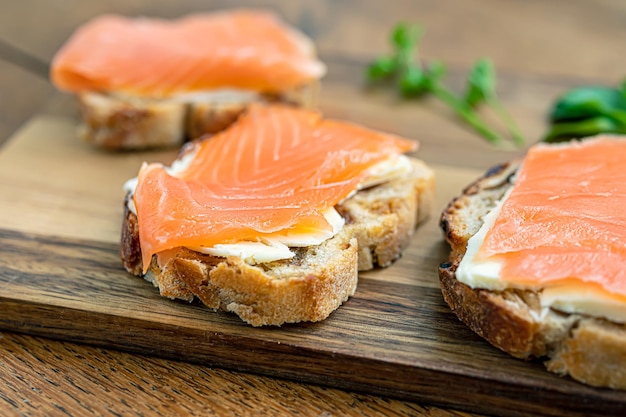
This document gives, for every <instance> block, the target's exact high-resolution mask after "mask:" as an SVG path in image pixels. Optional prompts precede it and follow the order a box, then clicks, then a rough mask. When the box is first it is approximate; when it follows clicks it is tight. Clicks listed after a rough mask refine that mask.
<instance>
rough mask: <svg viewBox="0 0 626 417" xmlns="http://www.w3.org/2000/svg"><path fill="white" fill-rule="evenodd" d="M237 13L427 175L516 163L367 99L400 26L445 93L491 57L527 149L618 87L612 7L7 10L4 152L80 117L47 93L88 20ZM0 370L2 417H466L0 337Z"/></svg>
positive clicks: (368, 2) (441, 117)
mask: <svg viewBox="0 0 626 417" xmlns="http://www.w3.org/2000/svg"><path fill="white" fill-rule="evenodd" d="M235 4H236V5H238V6H239V5H241V6H250V5H252V6H262V7H270V8H273V9H274V10H277V11H278V12H279V13H280V14H281V15H282V16H283V17H284V18H285V19H286V20H288V21H290V22H292V23H293V24H295V25H297V26H298V27H300V28H301V29H302V30H303V31H305V32H306V33H308V34H309V35H310V36H312V37H313V38H314V40H315V42H316V44H317V46H318V49H319V52H320V55H321V58H322V59H323V60H324V61H325V62H326V63H327V64H328V67H329V73H328V75H327V76H326V78H325V79H324V81H323V88H322V94H321V108H322V110H323V111H324V112H325V113H326V114H328V115H330V116H333V117H338V118H344V119H348V120H353V121H356V122H359V123H364V124H368V125H370V126H372V127H375V128H379V129H384V130H389V131H393V132H395V133H399V134H402V135H405V136H408V137H412V138H416V139H418V140H419V141H420V142H421V150H420V152H421V156H422V158H423V159H425V160H426V161H429V162H433V163H446V164H448V165H456V166H459V167H467V168H477V169H484V168H487V167H488V166H490V165H492V164H494V163H497V162H500V161H502V160H505V159H509V158H511V157H512V155H513V154H514V153H512V152H507V151H501V150H495V149H493V148H490V147H489V146H487V145H486V144H485V143H484V142H483V141H482V140H481V139H480V138H478V137H477V136H476V135H475V134H474V133H472V132H471V131H469V130H467V129H466V128H464V127H463V126H462V125H459V124H457V123H456V122H455V119H454V118H453V116H452V114H451V113H450V112H449V111H448V110H447V109H446V108H444V107H442V106H440V105H439V104H438V103H436V102H434V101H432V100H426V101H424V102H419V103H418V102H399V100H398V98H397V97H396V96H395V95H394V94H392V93H390V92H384V91H383V92H371V91H365V90H364V88H363V79H362V71H363V68H364V67H365V65H366V64H367V63H368V62H369V61H370V60H371V59H372V58H373V57H375V56H377V55H380V54H383V53H385V52H387V51H388V44H387V35H388V32H389V29H390V28H391V27H392V26H393V25H394V24H395V23H397V22H399V21H409V22H416V23H421V24H422V25H423V26H424V27H425V28H426V34H425V37H424V38H423V41H422V56H423V58H425V59H426V60H429V59H435V58H437V59H441V60H443V61H444V62H446V63H447V64H448V67H449V73H448V80H449V82H450V85H451V86H452V87H453V88H455V89H458V90H460V89H461V88H462V85H463V84H462V83H463V79H464V76H465V74H466V72H467V70H468V68H469V67H470V66H471V65H472V63H473V62H474V61H475V60H476V59H477V58H479V57H483V56H488V57H490V58H491V59H492V60H493V61H494V63H495V65H496V69H497V72H498V91H499V94H500V97H501V99H502V101H503V103H504V105H505V106H506V107H507V108H508V109H509V111H510V112H511V113H512V115H513V117H514V118H515V119H516V120H517V121H518V122H519V124H520V125H521V127H522V131H523V132H524V134H525V135H526V136H527V137H528V140H529V143H533V142H535V141H537V140H539V139H540V137H541V135H542V134H543V133H544V132H545V130H546V124H545V117H546V112H547V110H548V108H549V107H550V105H551V104H552V102H553V100H554V99H555V98H556V97H557V96H558V95H559V94H561V93H562V92H564V91H565V90H566V89H568V88H571V87H575V86H578V85H586V84H605V85H615V84H617V83H619V82H621V80H622V78H623V77H624V75H625V73H626V71H625V69H626V54H624V53H623V45H624V39H626V2H623V1H622V0H595V1H591V0H587V1H585V0H553V1H551V2H546V1H543V0H526V1H522V0H519V1H513V0H510V1H498V0H465V1H461V0H456V1H452V0H449V1H446V2H435V1H428V0H388V1H386V2H380V1H377V0H362V1H357V0H326V1H321V0H318V1H304V0H303V1H290V2H287V1H280V0H275V1H270V0H266V1H256V2H255V1H238V2H228V1H201V0H187V1H178V2H169V1H165V0H159V1H148V0H135V1H127V0H114V1H108V2H98V1H95V0H89V1H79V0H64V1H56V2H51V1H44V0H20V1H11V2H9V1H5V2H2V3H1V4H0V106H1V108H0V143H2V142H4V141H6V140H7V139H9V138H10V137H11V136H12V134H13V133H14V132H15V131H16V130H17V129H18V128H19V127H20V126H21V125H22V124H23V123H25V122H26V121H27V120H28V119H29V118H31V117H32V116H34V115H40V114H52V115H63V116H66V117H67V116H70V117H73V116H76V111H77V110H76V106H75V103H74V101H73V100H71V98H70V97H68V96H67V95H64V94H61V93H59V92H57V91H55V89H54V88H53V87H52V86H51V85H50V83H49V82H48V80H47V73H46V71H47V66H48V64H49V62H50V60H51V58H52V56H53V54H54V52H55V51H56V50H57V48H58V47H59V46H60V45H61V44H62V43H63V41H64V40H65V39H66V38H67V36H68V35H69V34H70V33H71V32H72V30H73V29H74V28H75V27H76V26H77V25H79V24H80V23H82V22H84V21H85V20H86V19H88V18H90V17H92V16H95V15H98V14H101V13H104V12H118V13H124V14H130V15H149V16H162V17H176V16H179V15H182V14H185V13H189V12H194V11H200V10H213V9H218V8H222V7H232V6H233V5H235ZM0 314H1V312H0ZM0 358H2V359H0V381H1V382H2V383H1V384H0V415H2V416H12V415H16V416H19V415H76V416H78V415H86V414H95V415H249V414H251V415H255V414H256V415H283V414H303V415H324V416H330V415H344V414H355V415H426V416H444V415H473V414H468V413H466V412H461V411H455V410H447V409H442V408H438V407H435V406H432V405H429V404H418V403H412V402H406V401H401V400H397V399H393V398H386V397H377V396H372V395H365V394H360V393H354V392H346V391H341V390H338V389H332V388H327V387H321V386H313V385H308V384H304V383H301V382H297V381H286V380H279V379H273V378H268V377H263V376H255V375H250V374H245V373H240V372H234V371H228V370H221V369H212V368H208V367H206V366H199V365H193V364H188V363H184V362H178V361H173V360H165V359H158V358H153V357H146V356H139V355H133V354H129V353H122V352H118V351H113V350H106V349H102V348H95V347H90V346H83V345H78V344H72V343H67V342H58V341H53V340H49V339H44V338H38V337H32V336H28V335H22V334H17V333H9V332H1V333H0ZM451 386H454V384H453V382H451ZM456 389H462V388H456Z"/></svg>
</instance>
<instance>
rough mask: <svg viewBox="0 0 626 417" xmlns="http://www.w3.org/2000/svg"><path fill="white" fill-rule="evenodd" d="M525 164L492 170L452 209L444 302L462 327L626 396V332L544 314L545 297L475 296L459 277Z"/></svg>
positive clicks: (587, 319)
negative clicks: (472, 243) (470, 246)
mask: <svg viewBox="0 0 626 417" xmlns="http://www.w3.org/2000/svg"><path fill="white" fill-rule="evenodd" d="M521 161H522V160H521V159H518V160H515V161H512V162H510V163H507V164H503V165H500V166H497V167H494V168H492V169H491V170H489V171H488V172H487V173H486V174H485V175H484V176H483V177H481V178H479V179H478V180H476V181H475V182H474V183H472V184H470V185H469V186H468V187H467V188H466V189H465V190H463V194H462V195H461V196H459V197H457V198H455V199H454V200H453V201H451V202H450V203H449V205H448V206H447V207H446V208H445V209H444V210H443V213H442V215H441V219H440V225H441V228H442V230H443V232H444V234H445V237H446V239H447V241H448V243H449V244H450V246H451V254H450V258H449V261H448V262H445V263H443V264H442V265H441V266H440V268H439V278H440V283H441V290H442V293H443V297H444V299H445V301H446V302H447V303H448V305H449V306H450V307H451V309H452V310H453V311H454V312H455V313H456V315H457V316H458V317H459V319H460V320H461V321H463V322H464V323H465V324H466V325H467V326H468V327H470V328H471V329H472V330H473V331H475V332H476V333H477V334H479V335H480V336H482V337H483V338H485V339H486V340H487V341H488V342H490V343H491V344H492V345H494V346H496V347H498V348H500V349H502V350H503V351H505V352H508V353H509V354H511V355H513V356H515V357H517V358H522V359H540V360H542V361H544V363H545V365H546V367H547V369H548V370H549V371H552V372H555V373H557V374H560V375H570V376H571V377H572V378H573V379H575V380H578V381H580V382H583V383H586V384H589V385H593V386H599V387H608V388H615V389H626V325H624V324H621V323H614V322H610V321H608V320H605V319H600V318H594V317H591V316H586V315H582V314H565V313H562V312H559V311H556V310H553V309H549V310H547V311H544V310H542V308H541V306H540V303H539V293H538V292H535V291H529V290H515V289H507V290H504V291H490V290H485V289H472V288H470V287H469V286H467V285H465V284H464V283H461V282H459V281H458V280H457V279H456V277H455V271H456V269H457V267H458V265H459V262H460V261H461V259H462V258H463V256H464V254H465V250H466V246H467V241H468V240H469V238H470V237H471V236H473V235H474V234H475V233H476V232H478V230H479V229H480V227H481V226H482V224H483V218H484V216H485V215H486V214H487V213H488V212H489V211H490V210H491V209H493V208H494V207H495V205H496V203H497V201H498V200H499V199H500V198H501V197H502V196H503V195H504V194H505V192H506V191H507V189H509V187H511V186H512V181H511V179H512V176H513V175H514V173H515V172H516V170H517V169H518V168H519V166H520V163H521Z"/></svg>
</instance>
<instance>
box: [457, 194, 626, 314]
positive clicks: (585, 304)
mask: <svg viewBox="0 0 626 417" xmlns="http://www.w3.org/2000/svg"><path fill="white" fill-rule="evenodd" d="M511 190H512V187H511V188H510V189H509V191H508V192H507V193H506V194H505V195H504V197H503V198H502V199H501V200H500V201H499V202H498V204H497V205H496V207H495V208H494V209H492V210H491V211H490V212H489V213H488V214H487V215H486V216H485V217H484V219H483V220H484V223H483V225H482V226H481V228H480V230H479V231H478V232H477V233H476V234H475V235H474V236H472V237H471V238H470V239H469V241H468V243H467V250H466V252H465V255H464V256H463V259H462V260H461V262H460V264H459V266H458V268H457V270H456V278H457V279H458V280H459V281H460V282H462V283H464V284H466V285H468V286H469V287H471V288H482V289H487V290H493V291H501V290H504V289H507V288H519V289H530V290H535V291H538V293H539V299H540V303H541V307H542V309H544V310H546V309H549V308H552V309H554V310H558V311H562V312H565V313H580V314H586V315H590V316H595V317H603V318H606V319H609V320H611V321H614V322H618V323H626V306H625V305H624V302H623V300H620V299H619V298H618V297H615V296H612V295H611V294H610V293H608V292H606V291H604V290H603V289H601V288H598V287H595V286H593V285H587V284H585V283H584V282H580V283H576V284H573V283H570V284H568V285H553V286H547V287H544V288H542V289H541V288H536V287H529V286H525V285H520V284H516V283H514V282H509V281H504V280H501V279H500V271H501V269H502V262H501V261H498V260H497V259H489V260H483V261H477V260H476V255H477V253H478V251H479V249H480V247H481V245H482V242H483V240H484V239H485V236H486V234H487V232H488V231H489V229H490V228H491V227H492V226H493V224H494V222H495V220H496V218H497V217H498V215H499V213H500V209H501V207H502V204H503V202H504V200H506V198H507V197H508V195H509V194H510V191H511ZM545 313H546V311H543V312H542V313H540V316H542V315H544V314H545Z"/></svg>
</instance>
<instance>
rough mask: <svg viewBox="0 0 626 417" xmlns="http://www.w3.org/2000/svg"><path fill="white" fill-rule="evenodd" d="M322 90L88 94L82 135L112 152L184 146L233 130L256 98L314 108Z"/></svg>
mask: <svg viewBox="0 0 626 417" xmlns="http://www.w3.org/2000/svg"><path fill="white" fill-rule="evenodd" d="M318 88H319V87H318V83H317V82H312V83H311V84H308V85H305V86H302V87H300V88H297V89H293V90H291V91H285V92H283V93H281V94H258V95H253V96H250V97H245V95H244V96H241V95H234V96H232V97H229V96H228V94H227V93H226V94H224V93H222V94H221V97H220V98H219V99H217V98H216V97H215V96H212V95H211V94H208V93H198V94H194V95H188V96H180V97H173V98H170V99H150V98H140V97H132V96H121V95H115V94H104V93H99V92H84V93H80V94H78V95H77V99H78V102H79V104H80V109H81V113H82V118H83V120H82V124H81V126H80V128H79V136H80V137H81V138H82V139H83V140H84V141H86V142H88V143H91V144H93V145H95V146H97V147H100V148H103V149H108V150H141V149H148V148H163V147H179V146H180V145H182V144H183V142H185V141H186V140H188V139H195V138H198V137H200V136H202V135H204V134H213V133H217V132H219V131H221V130H223V129H225V128H227V127H228V126H230V125H231V124H232V123H233V122H234V121H235V120H237V118H238V117H239V115H240V114H241V113H243V111H244V110H245V109H246V107H247V105H248V104H249V103H250V100H254V101H261V102H282V103H290V104H293V105H296V106H302V107H305V108H314V107H315V106H316V103H317V94H318Z"/></svg>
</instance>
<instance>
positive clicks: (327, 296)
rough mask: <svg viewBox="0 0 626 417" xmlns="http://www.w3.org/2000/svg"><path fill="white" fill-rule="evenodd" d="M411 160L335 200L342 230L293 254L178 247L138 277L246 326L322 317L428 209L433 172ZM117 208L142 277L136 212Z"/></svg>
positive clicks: (131, 264)
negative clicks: (273, 257)
mask: <svg viewBox="0 0 626 417" xmlns="http://www.w3.org/2000/svg"><path fill="white" fill-rule="evenodd" d="M411 162H412V165H413V170H412V171H411V173H410V174H409V175H407V176H406V177H404V178H399V179H395V180H392V181H388V182H386V183H384V184H380V185H377V186H374V187H371V188H368V189H364V190H360V191H359V192H357V193H356V194H355V195H354V196H353V197H351V198H350V199H348V200H346V201H345V202H343V203H342V204H341V205H340V206H338V207H337V210H338V211H339V213H341V214H342V216H343V217H344V218H345V220H346V224H345V226H344V227H343V229H342V230H341V231H340V232H339V233H338V234H336V235H335V236H334V237H332V238H330V239H328V240H326V241H325V242H323V243H322V244H320V245H317V246H312V247H306V248H292V249H293V250H294V252H295V253H296V256H295V257H294V258H293V259H288V260H280V261H273V262H268V263H265V264H258V265H251V264H248V263H246V262H244V261H243V260H241V259H239V258H237V257H228V258H220V257H215V256H211V255H205V254H202V253H198V252H194V251H191V250H189V249H186V248H178V249H175V250H173V251H172V252H171V253H168V255H167V256H166V257H165V256H161V257H158V256H154V257H153V258H152V262H151V264H150V266H149V269H148V272H147V273H146V274H145V276H144V278H145V279H146V280H148V281H150V282H152V283H153V284H154V285H155V286H156V287H158V288H159V290H160V293H161V295H162V296H164V297H169V298H172V299H174V298H178V299H182V300H187V301H192V300H194V299H195V298H198V299H199V300H200V301H202V302H203V303H204V304H205V305H206V306H207V307H210V308H213V309H216V310H223V311H230V312H233V313H236V314H237V315H238V316H239V317H240V318H241V319H242V320H244V321H245V322H247V323H249V324H251V325H253V326H264V325H276V326H278V325H281V324H284V323H296V322H301V321H320V320H323V319H325V318H326V317H328V316H329V315H330V314H331V313H332V312H333V311H334V310H335V309H337V308H338V307H339V306H340V305H341V304H342V303H343V302H344V301H346V300H347V299H348V298H349V297H350V296H351V295H353V294H354V292H355V290H356V287H357V280H358V271H359V270H368V269H372V268H375V267H385V266H388V265H389V264H391V263H392V262H393V261H394V260H395V259H397V258H398V257H400V256H401V254H402V251H403V250H404V249H405V248H406V247H407V246H408V245H409V243H410V238H411V236H412V235H413V232H414V230H415V228H416V227H417V225H418V224H419V223H421V222H422V221H423V220H424V219H426V217H427V216H428V215H429V213H430V210H431V207H432V204H433V200H434V173H433V171H432V170H431V169H430V168H428V167H427V166H426V165H425V164H424V163H423V162H422V161H420V160H417V159H414V158H412V159H411ZM126 198H127V201H128V198H130V196H129V195H127V197H126ZM124 207H125V215H124V224H123V229H122V242H121V256H122V261H123V264H124V267H125V268H126V269H127V270H128V271H129V272H130V273H132V274H134V275H137V276H142V264H141V242H140V241H139V234H138V230H137V217H136V216H135V214H133V213H132V212H131V211H130V210H129V209H128V204H125V205H124ZM159 259H160V261H159Z"/></svg>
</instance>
